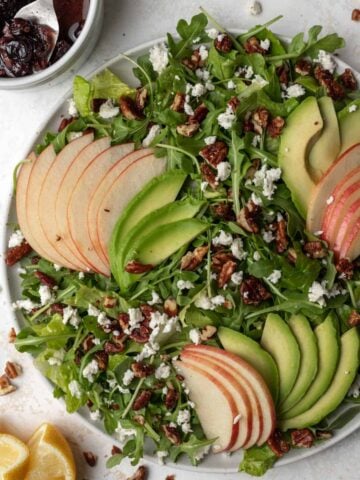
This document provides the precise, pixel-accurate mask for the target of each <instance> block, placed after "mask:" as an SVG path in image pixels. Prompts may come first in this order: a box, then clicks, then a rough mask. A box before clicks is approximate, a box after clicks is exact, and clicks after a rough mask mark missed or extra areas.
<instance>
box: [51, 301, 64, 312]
mask: <svg viewBox="0 0 360 480" xmlns="http://www.w3.org/2000/svg"><path fill="white" fill-rule="evenodd" d="M64 308H65V305H64V304H62V303H53V304H52V305H50V308H49V310H48V312H50V314H54V313H59V314H60V315H62V314H63V313H64Z"/></svg>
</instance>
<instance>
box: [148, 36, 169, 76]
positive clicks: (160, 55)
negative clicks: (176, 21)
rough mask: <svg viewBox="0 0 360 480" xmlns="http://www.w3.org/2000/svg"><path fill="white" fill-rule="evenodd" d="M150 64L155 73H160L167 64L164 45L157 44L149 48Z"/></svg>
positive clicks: (166, 52)
mask: <svg viewBox="0 0 360 480" xmlns="http://www.w3.org/2000/svg"><path fill="white" fill-rule="evenodd" d="M149 59H150V62H151V64H152V66H153V69H154V71H155V72H157V73H161V72H162V71H163V70H165V68H166V67H167V65H168V63H169V53H168V49H167V46H166V45H165V43H159V44H158V45H154V46H153V47H152V48H150V56H149Z"/></svg>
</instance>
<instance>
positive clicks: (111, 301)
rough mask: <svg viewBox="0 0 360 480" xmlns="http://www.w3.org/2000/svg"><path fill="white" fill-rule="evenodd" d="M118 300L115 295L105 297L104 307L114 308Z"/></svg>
mask: <svg viewBox="0 0 360 480" xmlns="http://www.w3.org/2000/svg"><path fill="white" fill-rule="evenodd" d="M117 303H118V301H117V298H115V297H105V298H104V303H103V306H104V308H114V307H116V305H117Z"/></svg>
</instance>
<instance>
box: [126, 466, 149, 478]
mask: <svg viewBox="0 0 360 480" xmlns="http://www.w3.org/2000/svg"><path fill="white" fill-rule="evenodd" d="M147 475H148V471H147V468H146V467H144V465H141V467H139V468H138V469H137V470H136V472H135V473H134V475H132V476H131V477H129V478H127V480H146V479H147Z"/></svg>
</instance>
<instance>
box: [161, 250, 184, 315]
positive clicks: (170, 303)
mask: <svg viewBox="0 0 360 480" xmlns="http://www.w3.org/2000/svg"><path fill="white" fill-rule="evenodd" d="M183 258H184V257H183ZM164 313H166V315H167V316H168V317H176V315H177V314H178V313H179V308H178V306H177V303H176V300H175V299H174V298H167V299H166V300H165V302H164Z"/></svg>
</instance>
